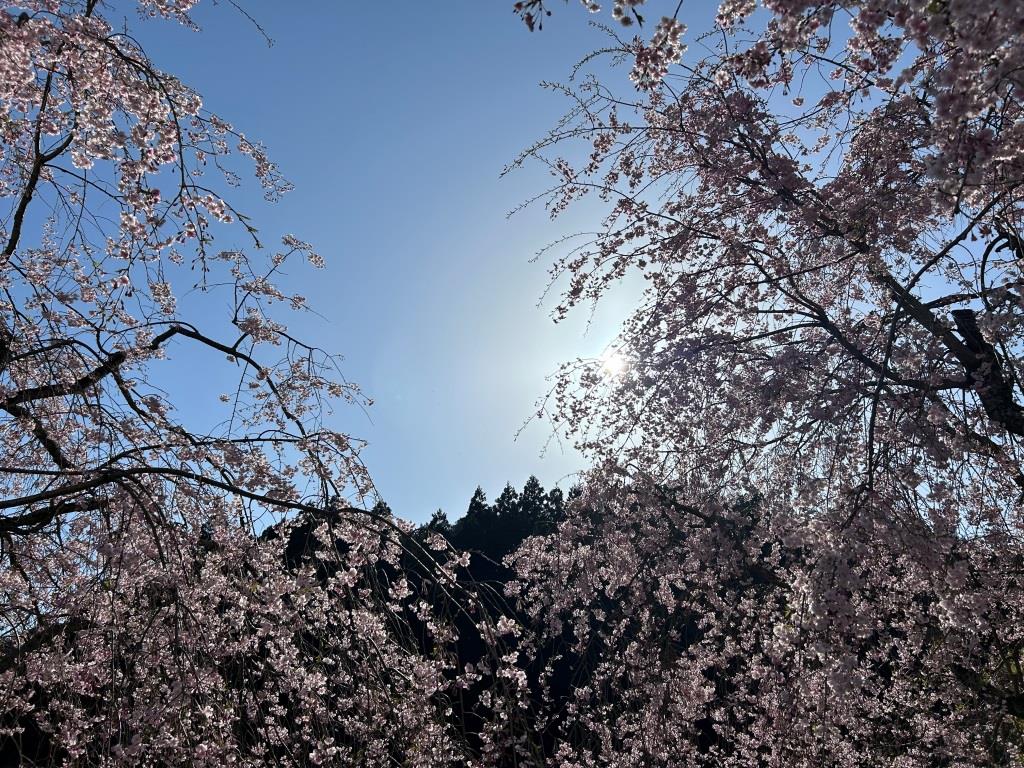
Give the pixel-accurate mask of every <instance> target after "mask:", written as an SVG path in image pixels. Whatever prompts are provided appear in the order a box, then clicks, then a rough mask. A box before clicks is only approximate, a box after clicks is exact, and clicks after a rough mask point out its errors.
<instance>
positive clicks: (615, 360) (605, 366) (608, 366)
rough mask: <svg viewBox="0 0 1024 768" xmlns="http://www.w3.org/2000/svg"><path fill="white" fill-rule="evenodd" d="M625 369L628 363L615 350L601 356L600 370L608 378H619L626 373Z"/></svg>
mask: <svg viewBox="0 0 1024 768" xmlns="http://www.w3.org/2000/svg"><path fill="white" fill-rule="evenodd" d="M627 367H628V363H627V361H626V358H625V356H624V355H623V354H622V353H621V352H619V351H618V350H616V349H612V350H609V351H607V352H605V353H604V354H603V355H601V370H602V371H603V372H604V375H605V376H607V377H608V378H611V379H617V378H619V377H620V376H621V375H622V374H624V373H625V372H626V368H627Z"/></svg>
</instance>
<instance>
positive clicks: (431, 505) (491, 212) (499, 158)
mask: <svg viewBox="0 0 1024 768" xmlns="http://www.w3.org/2000/svg"><path fill="white" fill-rule="evenodd" d="M244 7H245V8H246V10H247V11H248V12H249V13H250V14H251V15H252V16H253V17H254V18H255V19H256V20H257V21H258V22H259V23H260V24H261V25H262V26H263V27H264V29H265V30H266V32H267V33H268V34H269V36H270V37H271V38H273V40H274V41H275V44H274V46H273V47H270V48H268V47H267V45H266V42H265V41H264V39H263V38H262V37H261V36H260V34H259V33H258V31H257V30H256V29H255V28H254V27H253V26H252V25H251V24H250V23H249V22H247V21H246V20H245V19H244V18H243V17H242V16H241V15H240V14H239V13H238V12H237V11H236V10H235V9H234V8H233V7H232V6H231V4H230V3H227V2H220V3H217V4H214V3H212V2H206V3H202V4H201V5H200V6H199V8H198V9H197V12H196V14H195V17H196V20H197V21H198V22H199V24H200V25H201V26H202V28H203V30H202V32H200V33H198V34H196V33H192V32H188V31H185V30H181V29H175V28H173V27H172V26H171V25H168V24H165V23H162V22H146V23H144V24H141V25H140V24H138V22H137V20H135V19H131V18H129V19H128V23H129V27H134V28H135V29H136V30H137V32H138V36H139V37H140V39H141V40H142V41H143V43H144V45H145V46H146V48H147V50H148V52H149V53H150V56H151V58H152V59H153V60H154V62H155V63H156V64H157V65H158V66H160V67H162V68H163V69H165V70H166V71H169V72H172V73H174V74H176V75H177V76H179V77H180V78H181V79H182V80H183V81H185V82H187V83H189V84H190V85H192V86H193V87H194V88H196V89H197V90H198V91H199V92H200V93H201V94H202V95H203V97H204V102H205V104H206V106H207V107H208V108H210V109H211V110H213V111H215V112H217V113H218V114H219V115H221V116H222V117H224V118H226V119H228V120H230V121H231V122H232V123H233V124H234V125H235V126H236V127H238V128H239V129H241V130H242V131H244V132H245V133H246V134H247V135H248V136H250V137H251V138H254V139H258V140H260V141H262V142H263V143H265V144H266V145H267V146H268V147H269V149H270V151H271V156H272V157H273V159H274V160H275V161H276V162H277V163H278V164H279V165H280V166H281V168H282V170H283V172H284V174H285V175H286V176H287V177H288V178H289V180H291V181H292V182H293V183H294V184H295V187H296V189H295V190H294V191H293V192H292V193H290V194H289V195H287V196H286V197H285V199H284V200H283V201H282V202H280V203H278V204H276V205H273V206H268V205H266V204H264V203H263V201H262V198H261V197H260V194H259V191H258V189H257V188H256V185H255V184H249V185H248V187H247V188H246V189H243V190H242V191H241V193H240V195H239V196H237V197H236V198H235V199H236V200H237V201H238V202H239V203H240V204H239V206H238V207H239V208H240V209H241V210H243V211H245V212H247V213H249V214H250V215H251V216H252V218H253V220H254V221H255V223H256V224H257V225H258V226H259V227H260V230H261V233H262V234H263V235H264V236H265V238H266V240H267V241H269V242H275V241H276V239H277V237H278V236H279V235H280V234H282V233H284V232H293V233H295V234H296V235H297V236H299V237H301V238H303V239H305V240H307V241H310V242H312V243H313V244H314V245H316V246H317V248H318V249H319V250H320V252H321V253H323V254H324V256H325V257H326V258H327V260H328V267H327V269H326V271H323V272H313V271H311V270H297V271H295V272H294V273H293V274H292V276H291V277H290V285H289V287H290V288H291V289H292V290H297V291H298V292H300V293H303V294H304V295H306V296H307V297H308V298H309V300H310V303H311V305H312V306H313V308H314V309H316V310H317V311H318V312H319V313H320V315H321V316H322V317H315V316H308V317H306V318H305V319H303V320H302V321H301V322H300V323H298V324H296V325H295V326H293V327H298V328H299V330H301V332H302V333H303V334H305V337H306V338H307V339H310V340H312V341H314V342H315V343H317V344H319V345H320V346H322V347H324V348H326V349H328V350H330V351H332V352H337V353H340V354H342V355H344V358H345V360H344V362H343V364H342V365H343V372H344V374H345V376H346V377H347V378H349V379H350V380H352V381H355V382H357V383H358V384H360V385H361V386H362V388H363V389H364V390H365V392H366V393H367V395H368V396H370V397H372V398H373V399H374V401H375V404H374V405H373V407H372V408H370V409H369V411H368V412H366V413H363V412H361V411H359V410H358V409H342V410H340V411H339V412H338V413H337V415H336V416H335V417H334V418H333V422H332V426H334V427H336V428H340V429H343V430H344V431H347V432H349V433H350V434H353V435H355V436H358V437H361V438H365V439H366V440H368V441H369V443H370V445H369V448H368V449H367V451H366V453H365V459H366V461H367V463H368V465H369V468H370V471H371V473H372V475H373V477H374V479H375V481H376V483H377V487H378V489H379V491H380V493H381V494H382V495H383V497H384V498H385V499H386V500H387V501H388V502H389V503H390V504H391V506H392V508H393V509H394V510H395V512H396V513H398V514H400V515H402V516H403V517H407V518H411V519H414V520H423V519H426V518H427V517H428V516H429V515H430V513H431V512H432V511H433V510H435V509H437V508H443V509H444V510H445V511H446V512H448V513H449V515H450V516H453V517H454V516H456V515H458V514H461V513H462V512H463V511H464V509H465V506H466V504H467V502H468V500H469V497H470V495H471V494H472V492H473V489H474V488H475V487H476V486H477V485H482V486H483V487H484V489H485V490H487V491H488V492H489V493H490V494H492V495H493V494H495V493H497V491H499V490H500V489H501V487H502V486H503V485H504V484H505V483H506V482H509V481H510V482H512V483H513V484H515V485H517V486H519V485H521V484H522V483H523V481H525V480H526V478H527V477H528V476H529V475H531V474H535V475H537V476H538V477H539V478H540V479H541V481H542V482H543V483H544V484H545V485H547V486H550V485H554V484H556V483H560V484H561V485H562V486H563V487H568V486H569V485H571V483H572V477H571V475H572V473H573V472H576V471H578V470H579V469H581V468H582V467H583V466H584V464H585V461H584V460H583V459H582V458H581V457H580V456H578V455H577V454H575V453H574V452H573V451H572V450H571V449H569V448H568V447H565V449H564V450H562V449H560V447H559V446H558V444H557V443H551V444H550V446H549V448H548V450H547V452H546V453H545V455H544V456H543V458H542V457H541V455H540V454H541V451H542V448H543V447H544V444H545V443H546V442H547V441H548V438H549V437H550V435H551V427H550V426H549V425H548V424H545V423H534V424H532V425H531V426H529V427H528V428H527V430H526V431H525V432H524V433H522V434H521V435H520V436H519V438H518V439H516V432H517V430H519V428H520V427H521V426H522V424H523V423H524V421H525V420H526V419H528V418H529V416H530V414H531V413H532V412H533V410H534V403H535V401H536V400H537V398H539V397H540V396H542V395H543V394H544V393H545V392H546V391H547V386H548V385H547V383H546V381H545V377H546V376H547V375H549V374H551V373H552V372H553V371H554V370H555V369H556V368H557V366H558V363H559V362H561V361H563V360H567V359H571V358H573V357H576V356H595V355H598V354H600V353H601V351H602V350H603V349H604V348H605V346H606V345H607V344H608V343H609V341H611V339H612V337H613V336H614V332H615V329H616V327H617V323H618V321H619V320H620V319H621V317H622V316H623V314H624V313H625V311H626V310H627V309H628V301H629V294H630V291H628V290H626V291H624V292H623V296H621V297H619V298H618V299H615V298H613V300H612V301H611V302H608V303H606V304H605V305H604V306H603V307H602V308H601V310H600V312H598V314H597V315H595V316H594V318H593V319H592V321H591V323H590V325H589V329H588V326H587V321H588V320H590V319H591V318H590V317H589V316H588V313H587V312H586V311H585V310H584V311H582V312H579V313H577V315H576V316H575V317H572V318H570V320H569V321H567V322H564V323H560V324H558V325H555V324H554V323H553V322H552V321H551V319H550V317H549V311H550V309H551V304H552V303H553V301H552V300H550V299H549V300H548V301H547V302H546V304H545V305H544V306H542V307H541V308H538V307H537V302H538V300H539V299H540V297H541V295H542V293H543V291H544V288H545V286H546V285H547V281H548V276H547V270H546V266H547V265H546V263H545V262H543V260H542V261H541V262H538V263H530V259H531V257H532V256H533V255H534V253H535V252H536V251H537V250H538V249H539V248H541V247H543V246H544V245H546V244H547V243H549V242H550V241H552V240H553V239H555V238H556V237H558V236H560V235H561V234H563V233H565V232H570V231H576V230H577V229H580V228H585V227H586V226H587V225H588V224H589V226H590V227H591V228H592V227H593V225H594V223H595V221H596V219H597V215H598V214H597V212H596V211H597V209H593V208H588V206H582V207H580V208H578V209H576V210H575V211H572V212H570V214H571V215H569V216H566V217H564V218H562V219H560V220H558V221H556V222H554V223H551V222H550V221H549V220H548V218H547V215H546V213H545V211H544V210H543V207H537V208H534V209H531V210H528V211H527V212H525V213H521V214H518V215H516V216H514V217H512V218H511V219H506V215H505V214H506V213H507V212H508V211H509V210H510V209H512V208H514V207H516V206H517V205H518V204H519V203H521V202H522V201H523V200H525V199H526V198H528V197H530V196H532V195H534V194H536V193H537V192H539V191H541V190H543V189H544V188H545V187H546V186H547V185H548V183H549V181H550V177H549V176H548V175H547V172H546V171H545V170H544V169H543V168H540V167H536V166H535V167H530V168H527V169H526V170H524V171H520V172H517V173H514V174H512V175H511V176H509V177H506V178H504V179H499V174H500V172H501V170H502V168H503V167H504V165H505V164H506V163H508V162H509V161H511V160H512V159H513V158H514V157H515V155H516V154H517V152H518V151H520V150H521V149H523V148H524V147H526V146H528V145H529V144H530V143H531V142H532V141H533V140H535V139H537V138H539V137H540V136H541V135H543V133H544V132H545V131H546V129H548V128H549V127H551V126H552V125H553V123H554V121H555V120H556V119H557V117H558V116H560V115H561V113H562V112H563V111H564V109H565V108H566V107H567V102H566V101H565V100H564V98H562V97H560V96H558V95H556V94H552V93H551V92H549V91H546V90H543V89H541V88H540V87H538V83H539V81H541V80H563V79H565V77H566V76H567V74H568V72H569V70H570V68H571V66H572V64H573V63H574V62H575V61H576V60H577V59H579V58H580V57H581V56H582V55H584V54H585V53H586V52H588V51H589V50H592V49H593V48H595V47H598V46H600V45H601V43H602V41H603V35H602V33H600V32H599V31H597V30H594V29H592V28H591V27H589V26H588V25H587V24H586V23H585V22H586V18H585V16H586V14H585V13H584V11H583V10H582V9H581V8H580V7H579V5H578V4H576V3H570V4H569V5H568V6H562V5H561V4H557V3H556V4H555V8H556V11H557V13H556V15H555V16H554V17H552V18H551V19H550V20H549V21H548V24H546V25H545V29H544V30H543V32H535V33H533V34H530V33H528V32H527V31H526V29H525V28H524V27H523V25H522V24H521V23H520V22H519V21H518V20H517V19H516V18H515V17H514V16H513V14H512V12H511V2H510V0H488V1H487V2H480V0H461V1H450V2H444V3H441V2H412V1H411V0H410V1H406V2H382V1H381V2H372V3H371V2H365V3H356V2H348V1H346V2H327V1H326V0H320V1H319V2H308V3H302V4H300V3H280V2H270V1H269V0H247V1H246V2H245V3H244ZM111 20H112V21H114V22H115V23H117V17H116V16H113V15H112V18H111ZM604 20H610V18H609V17H608V16H607V14H605V15H604Z"/></svg>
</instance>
